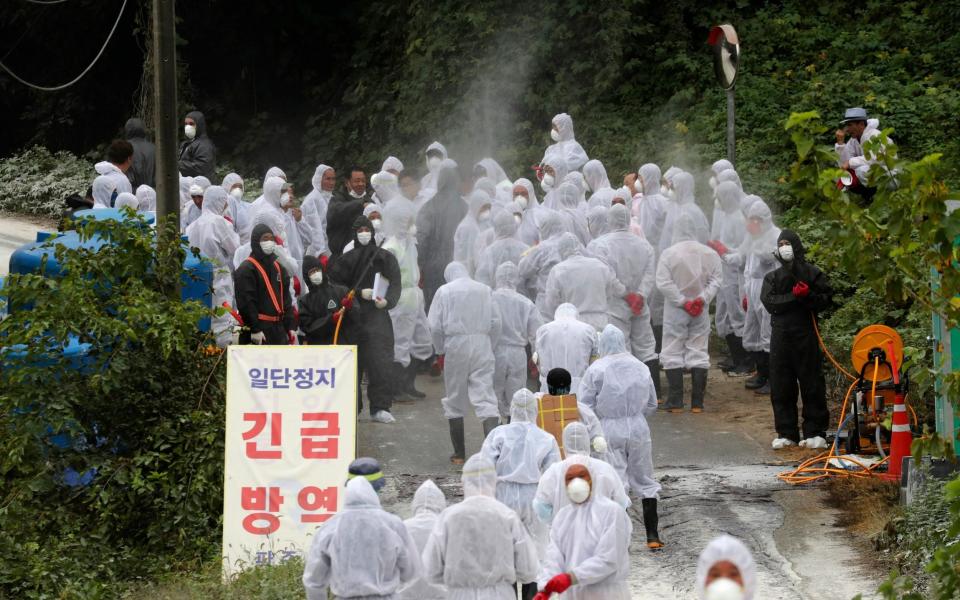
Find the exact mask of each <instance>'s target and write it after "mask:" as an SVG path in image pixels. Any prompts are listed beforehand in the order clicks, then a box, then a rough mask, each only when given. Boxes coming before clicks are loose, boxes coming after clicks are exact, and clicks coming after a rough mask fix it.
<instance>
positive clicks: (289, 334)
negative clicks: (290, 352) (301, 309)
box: [287, 331, 300, 346]
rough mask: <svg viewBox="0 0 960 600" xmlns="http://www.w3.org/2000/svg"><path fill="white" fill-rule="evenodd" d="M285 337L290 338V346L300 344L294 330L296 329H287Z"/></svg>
mask: <svg viewBox="0 0 960 600" xmlns="http://www.w3.org/2000/svg"><path fill="white" fill-rule="evenodd" d="M287 338H288V339H289V340H290V345H291V346H299V345H300V338H298V337H297V332H296V331H288V332H287Z"/></svg>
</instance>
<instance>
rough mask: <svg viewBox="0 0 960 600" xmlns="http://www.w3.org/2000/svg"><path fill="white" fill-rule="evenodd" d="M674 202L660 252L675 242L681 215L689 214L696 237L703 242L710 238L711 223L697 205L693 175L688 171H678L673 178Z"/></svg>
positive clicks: (667, 220) (669, 211) (668, 212)
mask: <svg viewBox="0 0 960 600" xmlns="http://www.w3.org/2000/svg"><path fill="white" fill-rule="evenodd" d="M673 190H674V194H675V197H674V202H673V205H672V206H670V207H669V208H668V210H667V218H666V221H665V222H664V225H663V233H662V234H661V235H660V252H661V253H662V252H663V251H664V250H666V249H667V248H668V247H669V246H670V245H671V244H672V243H673V231H674V229H675V228H676V226H677V221H678V220H679V219H680V216H681V215H687V216H689V217H690V219H691V220H692V221H693V225H694V237H693V239H695V240H696V241H698V242H700V243H701V244H706V243H707V242H708V241H709V240H710V223H709V222H707V217H706V215H704V214H703V211H702V210H700V207H699V206H697V202H696V200H695V199H694V195H693V194H694V181H693V175H691V174H690V173H687V172H683V173H678V174H677V175H675V176H674V178H673Z"/></svg>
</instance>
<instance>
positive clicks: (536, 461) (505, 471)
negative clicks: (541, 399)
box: [480, 388, 560, 598]
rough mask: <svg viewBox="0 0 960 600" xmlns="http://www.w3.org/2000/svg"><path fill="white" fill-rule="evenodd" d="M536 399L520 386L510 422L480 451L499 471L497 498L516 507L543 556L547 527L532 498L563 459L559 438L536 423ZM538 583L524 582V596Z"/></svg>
mask: <svg viewBox="0 0 960 600" xmlns="http://www.w3.org/2000/svg"><path fill="white" fill-rule="evenodd" d="M536 420H537V400H536V398H534V396H533V392H531V391H530V390H528V389H526V388H521V389H519V390H517V391H516V393H514V395H513V399H512V401H511V402H510V423H509V424H507V425H501V426H499V427H497V428H495V429H494V430H493V431H491V432H490V435H488V436H487V439H486V440H484V442H483V448H481V450H480V453H481V454H483V456H484V457H485V458H487V459H489V460H490V462H492V463H493V464H494V465H495V467H496V470H497V492H496V496H497V500H499V501H500V502H503V503H504V504H505V505H507V506H509V507H510V508H512V509H513V511H514V512H515V513H517V516H518V517H520V520H521V521H522V522H523V526H524V527H526V529H527V533H528V534H529V535H530V537H531V538H533V541H534V544H535V545H536V547H537V557H538V558H542V557H543V553H544V551H545V550H546V546H547V528H546V526H545V525H544V524H543V523H542V522H541V521H540V519H538V518H537V515H536V513H535V512H534V509H533V498H534V496H535V495H536V493H537V483H538V482H539V481H540V477H541V476H542V475H543V473H544V472H546V470H547V469H548V468H549V467H550V466H551V465H553V464H554V463H557V462H560V448H559V447H558V446H557V440H555V439H554V437H553V436H552V435H550V434H549V433H547V432H546V431H544V430H542V429H540V428H539V427H537V425H536ZM536 591H537V590H536V586H532V585H529V584H528V585H525V586H524V590H523V597H525V598H526V597H530V596H533V594H534V593H536Z"/></svg>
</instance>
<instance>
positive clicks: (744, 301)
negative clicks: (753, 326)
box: [743, 296, 747, 310]
mask: <svg viewBox="0 0 960 600" xmlns="http://www.w3.org/2000/svg"><path fill="white" fill-rule="evenodd" d="M743 310H747V297H746V296H744V297H743Z"/></svg>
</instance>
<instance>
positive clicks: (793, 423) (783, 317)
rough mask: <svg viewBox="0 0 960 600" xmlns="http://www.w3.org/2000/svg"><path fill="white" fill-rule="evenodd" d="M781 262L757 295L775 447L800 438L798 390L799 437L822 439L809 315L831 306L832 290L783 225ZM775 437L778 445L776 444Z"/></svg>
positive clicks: (821, 394)
mask: <svg viewBox="0 0 960 600" xmlns="http://www.w3.org/2000/svg"><path fill="white" fill-rule="evenodd" d="M777 246H778V248H777V260H779V261H780V267H779V268H778V269H777V270H775V271H773V272H771V273H768V274H767V276H766V277H764V278H763V288H762V290H761V292H760V300H761V301H762V302H763V306H764V307H765V308H766V309H767V311H769V312H770V315H771V316H770V324H771V327H772V332H771V335H770V399H771V401H772V403H773V419H774V424H775V425H776V429H777V438H778V439H777V440H775V444H774V447H784V446H785V445H792V444H789V443H784V442H783V440H789V441H790V442H793V443H799V442H800V441H801V437H800V430H799V427H798V423H797V392H798V391H799V392H800V394H801V396H802V397H803V438H802V439H803V440H805V441H806V445H811V440H814V439H815V438H817V437H819V438H821V439H822V440H823V441H822V442H820V440H817V441H818V442H820V443H819V444H818V445H813V446H811V447H823V446H824V445H825V444H826V441H825V438H826V434H827V426H828V425H829V423H830V413H829V411H828V410H827V397H826V384H825V383H824V379H823V370H822V368H821V366H822V365H821V362H822V356H821V353H820V345H819V343H818V340H817V334H816V331H815V330H814V325H813V315H815V314H817V313H818V312H820V311H822V310H824V309H826V308H827V307H828V306H830V302H831V296H832V295H833V290H832V289H831V288H830V282H829V281H828V280H827V276H826V275H824V274H823V272H822V271H821V270H820V269H818V268H817V267H815V266H814V265H812V264H810V263H809V262H807V260H806V258H805V257H804V254H805V253H804V249H803V243H802V242H801V241H800V237H799V236H798V235H797V234H796V233H794V232H793V231H790V230H789V229H784V230H783V231H781V232H780V237H779V238H778V239H777ZM777 442H779V445H777Z"/></svg>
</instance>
